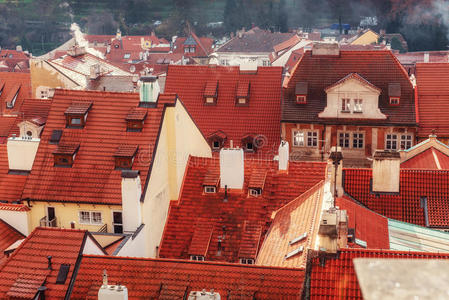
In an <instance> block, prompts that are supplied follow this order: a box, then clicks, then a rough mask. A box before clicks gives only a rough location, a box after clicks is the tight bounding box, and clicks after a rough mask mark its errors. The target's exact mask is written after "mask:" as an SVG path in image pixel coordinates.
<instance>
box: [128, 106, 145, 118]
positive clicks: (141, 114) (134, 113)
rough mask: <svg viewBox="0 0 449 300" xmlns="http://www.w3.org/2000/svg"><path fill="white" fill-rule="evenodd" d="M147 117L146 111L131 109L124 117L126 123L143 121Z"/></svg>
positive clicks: (143, 109)
mask: <svg viewBox="0 0 449 300" xmlns="http://www.w3.org/2000/svg"><path fill="white" fill-rule="evenodd" d="M147 115H148V111H147V110H146V109H145V108H141V107H133V108H131V110H130V111H129V112H128V114H127V115H126V120H127V121H143V120H145V118H146V117H147Z"/></svg>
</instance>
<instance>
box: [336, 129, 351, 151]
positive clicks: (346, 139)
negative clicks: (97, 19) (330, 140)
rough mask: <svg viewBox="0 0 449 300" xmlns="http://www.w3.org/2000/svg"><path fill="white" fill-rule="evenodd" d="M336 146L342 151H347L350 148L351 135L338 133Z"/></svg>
mask: <svg viewBox="0 0 449 300" xmlns="http://www.w3.org/2000/svg"><path fill="white" fill-rule="evenodd" d="M342 142H343V143H342ZM338 145H339V146H340V147H341V148H343V149H349V148H350V147H351V133H350V132H348V131H341V132H339V133H338Z"/></svg>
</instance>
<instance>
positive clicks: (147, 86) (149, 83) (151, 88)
mask: <svg viewBox="0 0 449 300" xmlns="http://www.w3.org/2000/svg"><path fill="white" fill-rule="evenodd" d="M139 85H140V102H141V103H156V101H157V98H158V96H159V93H160V91H161V88H160V86H159V82H158V77H157V76H151V75H147V76H142V77H140V81H139Z"/></svg>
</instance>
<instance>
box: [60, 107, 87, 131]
mask: <svg viewBox="0 0 449 300" xmlns="http://www.w3.org/2000/svg"><path fill="white" fill-rule="evenodd" d="M91 107H92V102H73V103H72V104H71V105H70V106H69V107H68V108H67V109H66V111H65V115H66V127H67V128H83V127H84V126H85V125H86V121H87V115H88V113H89V110H90V108H91Z"/></svg>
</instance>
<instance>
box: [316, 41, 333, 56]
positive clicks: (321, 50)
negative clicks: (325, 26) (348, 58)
mask: <svg viewBox="0 0 449 300" xmlns="http://www.w3.org/2000/svg"><path fill="white" fill-rule="evenodd" d="M312 55H333V56H338V55H340V46H339V45H338V44H337V43H315V44H313V46H312Z"/></svg>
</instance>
